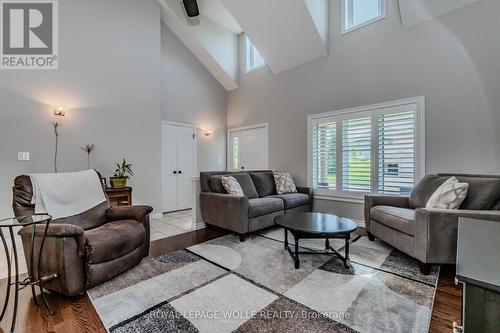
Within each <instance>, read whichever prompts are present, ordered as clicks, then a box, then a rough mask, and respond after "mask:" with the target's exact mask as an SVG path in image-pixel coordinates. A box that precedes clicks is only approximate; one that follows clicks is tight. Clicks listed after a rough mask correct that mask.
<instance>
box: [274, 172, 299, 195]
mask: <svg viewBox="0 0 500 333" xmlns="http://www.w3.org/2000/svg"><path fill="white" fill-rule="evenodd" d="M273 177H274V183H275V184H276V192H277V193H278V194H287V193H297V187H296V186H295V183H294V182H293V179H292V176H290V174H289V173H288V172H273Z"/></svg>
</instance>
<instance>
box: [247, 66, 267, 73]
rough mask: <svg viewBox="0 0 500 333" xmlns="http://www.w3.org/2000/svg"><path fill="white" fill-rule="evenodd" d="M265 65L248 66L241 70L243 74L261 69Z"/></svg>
mask: <svg viewBox="0 0 500 333" xmlns="http://www.w3.org/2000/svg"><path fill="white" fill-rule="evenodd" d="M265 67H266V64H264V65H260V66H258V67H254V68H250V69H245V70H244V71H243V73H244V74H248V73H252V72H255V71H258V70H259V69H263V68H265Z"/></svg>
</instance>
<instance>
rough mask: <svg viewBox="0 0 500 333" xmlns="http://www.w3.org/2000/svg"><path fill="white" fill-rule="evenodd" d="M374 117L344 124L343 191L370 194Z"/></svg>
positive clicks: (345, 121) (353, 120)
mask: <svg viewBox="0 0 500 333" xmlns="http://www.w3.org/2000/svg"><path fill="white" fill-rule="evenodd" d="M371 154H372V117H371V116H368V117H359V116H358V117H356V118H351V119H346V120H344V121H343V122H342V190H343V191H353V192H370V191H371V181H372V176H371V174H372V161H371Z"/></svg>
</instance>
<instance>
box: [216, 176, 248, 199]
mask: <svg viewBox="0 0 500 333" xmlns="http://www.w3.org/2000/svg"><path fill="white" fill-rule="evenodd" d="M220 180H221V181H222V186H224V189H225V190H226V193H228V194H231V195H236V196H239V197H244V196H245V194H244V193H243V190H242V189H241V185H240V183H238V181H237V180H236V178H234V177H231V176H228V177H226V176H222V177H220Z"/></svg>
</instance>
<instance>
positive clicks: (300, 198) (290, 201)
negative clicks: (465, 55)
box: [266, 193, 309, 209]
mask: <svg viewBox="0 0 500 333" xmlns="http://www.w3.org/2000/svg"><path fill="white" fill-rule="evenodd" d="M266 198H279V199H281V200H283V203H284V204H285V209H290V208H295V207H299V206H303V205H309V195H307V194H304V193H288V194H277V195H270V196H268V197H266Z"/></svg>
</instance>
